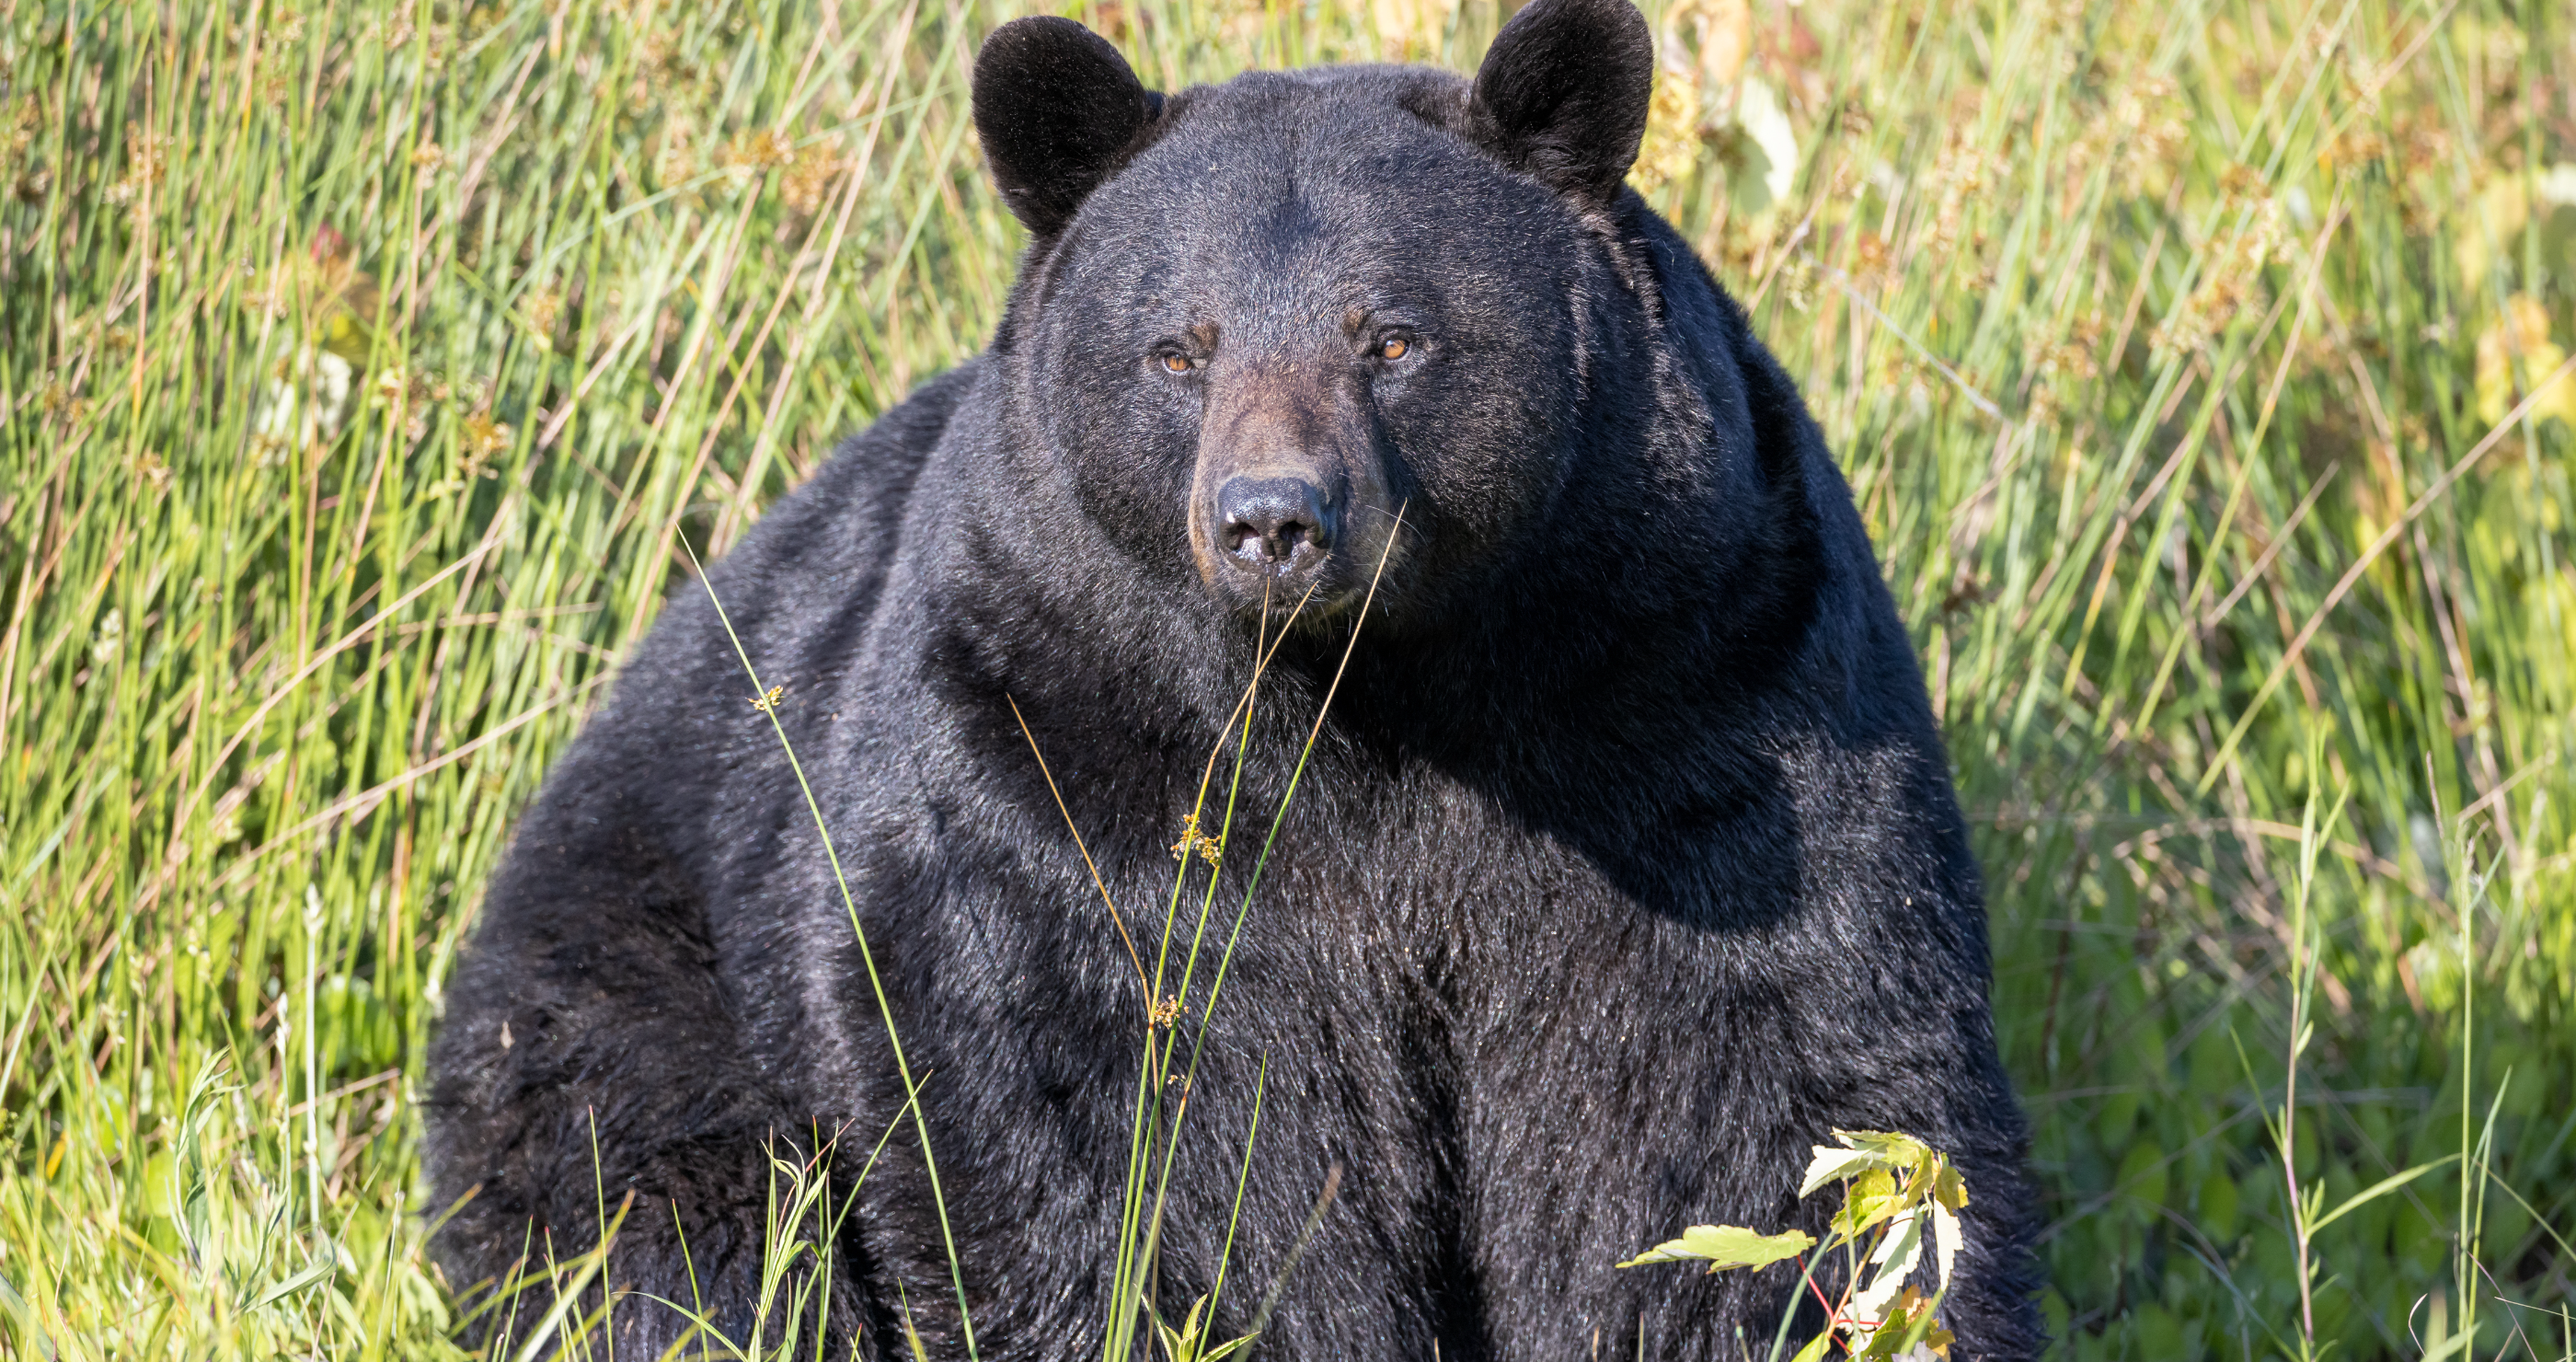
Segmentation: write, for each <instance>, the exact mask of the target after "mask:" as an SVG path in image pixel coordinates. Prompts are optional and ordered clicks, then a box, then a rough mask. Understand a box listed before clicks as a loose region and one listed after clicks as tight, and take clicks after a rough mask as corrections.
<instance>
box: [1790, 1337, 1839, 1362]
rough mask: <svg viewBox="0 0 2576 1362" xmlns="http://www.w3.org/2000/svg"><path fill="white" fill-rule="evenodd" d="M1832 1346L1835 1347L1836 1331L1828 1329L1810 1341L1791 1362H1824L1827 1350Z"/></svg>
mask: <svg viewBox="0 0 2576 1362" xmlns="http://www.w3.org/2000/svg"><path fill="white" fill-rule="evenodd" d="M1832 1346H1834V1331H1833V1330H1831V1329H1827V1330H1826V1331H1824V1332H1823V1333H1821V1334H1818V1335H1816V1336H1815V1337H1814V1338H1811V1339H1808V1340H1807V1346H1805V1347H1803V1348H1800V1349H1799V1350H1798V1355H1797V1356H1796V1357H1793V1358H1790V1359H1789V1362H1824V1357H1825V1350H1826V1349H1828V1348H1831V1347H1832Z"/></svg>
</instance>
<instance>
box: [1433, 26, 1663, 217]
mask: <svg viewBox="0 0 2576 1362" xmlns="http://www.w3.org/2000/svg"><path fill="white" fill-rule="evenodd" d="M1654 79H1655V38H1654V34H1653V33H1651V32H1649V31H1648V30H1647V28H1646V16H1644V15H1642V14H1639V13H1638V12H1637V7H1636V6H1635V5H1632V4H1630V3H1628V0H1537V3H1535V4H1532V5H1530V6H1529V7H1528V8H1527V9H1524V10H1522V11H1521V12H1520V13H1518V14H1515V15H1513V16H1512V21H1511V22H1510V23H1508V24H1505V25H1503V31H1502V32H1500V33H1498V34H1495V35H1494V45H1493V46H1492V47H1491V48H1489V49H1487V50H1486V52H1485V64H1484V65H1483V66H1481V67H1478V68H1477V69H1476V86H1475V94H1474V96H1473V97H1472V99H1471V100H1470V101H1469V105H1468V123H1469V128H1470V135H1471V136H1473V137H1474V138H1475V139H1476V140H1477V141H1479V142H1482V143H1484V144H1485V146H1486V148H1487V149H1488V150H1490V151H1492V152H1493V153H1494V154H1495V155H1497V156H1500V157H1501V158H1502V159H1503V163H1504V164H1506V165H1508V166H1511V167H1512V168H1513V169H1515V170H1518V171H1520V172H1522V173H1523V174H1526V175H1531V176H1534V177H1536V178H1537V179H1538V180H1540V181H1541V182H1542V183H1545V184H1547V185H1549V186H1551V187H1553V188H1554V189H1556V190H1557V191H1558V192H1559V193H1563V194H1571V195H1574V196H1576V197H1578V198H1582V199H1586V200H1589V201H1590V202H1592V203H1594V204H1597V205H1604V206H1606V205H1608V204H1609V203H1611V202H1612V201H1614V200H1616V199H1617V198H1618V197H1619V184H1620V182H1621V181H1622V180H1624V179H1626V178H1627V175H1628V167H1629V166H1631V165H1633V164H1635V163H1636V160H1637V144H1638V143H1639V141H1641V140H1642V139H1643V138H1644V137H1645V133H1646V104H1647V101H1648V99H1649V97H1650V96H1651V95H1652V94H1653V93H1654Z"/></svg>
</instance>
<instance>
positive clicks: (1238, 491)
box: [1216, 477, 1332, 568]
mask: <svg viewBox="0 0 2576 1362" xmlns="http://www.w3.org/2000/svg"><path fill="white" fill-rule="evenodd" d="M1216 510H1217V522H1218V524H1219V525H1221V526H1222V527H1223V528H1222V529H1220V530H1219V531H1218V534H1217V541H1218V547H1219V548H1220V549H1222V550H1223V551H1224V552H1225V553H1226V554H1227V555H1228V556H1230V557H1232V558H1234V559H1236V560H1237V561H1240V562H1243V563H1245V564H1246V565H1247V566H1251V567H1256V568H1267V567H1277V566H1291V565H1296V564H1298V563H1299V562H1300V560H1301V559H1303V560H1306V561H1313V560H1316V559H1320V558H1321V557H1322V556H1323V555H1324V554H1325V553H1327V552H1329V551H1330V550H1331V548H1332V529H1331V526H1332V517H1331V513H1330V510H1329V509H1328V508H1327V507H1326V505H1325V502H1324V494H1323V492H1322V490H1321V489H1320V488H1318V487H1316V486H1315V485H1314V484H1313V483H1311V482H1308V481H1306V480H1305V479H1303V478H1254V477H1241V478H1228V479H1227V480H1226V482H1225V485H1224V486H1223V487H1221V488H1219V489H1218V491H1217V506H1216Z"/></svg>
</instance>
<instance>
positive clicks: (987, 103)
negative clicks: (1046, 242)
mask: <svg viewBox="0 0 2576 1362" xmlns="http://www.w3.org/2000/svg"><path fill="white" fill-rule="evenodd" d="M1162 102H1163V101H1162V97H1161V96H1160V95H1156V94H1154V93H1152V92H1151V91H1148V90H1147V89H1146V88H1145V87H1144V86H1143V85H1142V84H1140V83H1138V81H1137V79H1136V73H1135V72H1134V71H1132V70H1130V69H1129V68H1128V66H1127V59H1126V58H1124V57H1122V56H1119V55H1118V49H1117V48H1114V47H1111V46H1110V45H1109V42H1108V40H1107V39H1104V38H1102V37H1101V36H1100V35H1099V34H1097V33H1094V32H1092V31H1091V30H1090V29H1087V28H1084V27H1083V26H1082V25H1080V24H1078V23H1075V22H1074V21H1073V20H1071V19H1059V18H1055V17H1052V16H1041V17H1038V18H1032V19H1014V20H1012V21H1011V22H1009V23H1007V24H1004V25H1002V26H1001V27H1000V28H997V29H994V30H993V36H991V37H989V38H986V39H985V40H984V48H983V50H982V51H980V52H978V53H976V54H975V135H976V137H977V138H978V139H980V140H981V141H982V142H983V144H984V159H985V160H986V161H988V162H990V163H991V164H992V167H993V182H994V183H995V184H996V185H999V186H1000V187H1001V190H1002V199H1003V201H1004V202H1006V203H1008V204H1009V205H1010V206H1011V212H1012V213H1014V214H1016V215H1017V216H1018V217H1019V219H1020V221H1022V222H1024V223H1027V224H1028V228H1029V230H1030V231H1031V232H1034V233H1036V234H1037V235H1038V236H1040V237H1046V236H1052V235H1054V234H1055V232H1056V231H1057V230H1058V229H1060V228H1062V227H1063V226H1064V224H1065V223H1067V222H1070V221H1072V219H1073V211H1074V210H1075V209H1077V208H1080V207H1081V206H1082V201H1083V199H1085V198H1087V197H1089V195H1090V193H1091V191H1092V190H1094V189H1096V188H1098V187H1099V186H1100V182H1101V181H1102V180H1105V179H1107V178H1109V172H1110V171H1112V170H1115V169H1117V168H1118V162H1119V160H1120V158H1121V157H1122V155H1123V154H1124V153H1125V152H1126V151H1127V149H1128V145H1129V144H1130V143H1132V142H1134V141H1135V140H1136V134H1137V133H1139V132H1141V131H1143V130H1144V127H1145V125H1146V124H1147V123H1148V122H1150V121H1152V120H1153V118H1154V116H1155V114H1156V113H1157V112H1159V111H1160V109H1161V107H1162Z"/></svg>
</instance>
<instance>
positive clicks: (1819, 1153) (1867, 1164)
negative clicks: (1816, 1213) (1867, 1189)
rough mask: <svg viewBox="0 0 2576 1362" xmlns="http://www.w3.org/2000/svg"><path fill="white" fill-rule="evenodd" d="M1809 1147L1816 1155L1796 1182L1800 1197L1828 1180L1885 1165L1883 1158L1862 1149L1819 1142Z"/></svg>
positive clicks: (1855, 1175)
mask: <svg viewBox="0 0 2576 1362" xmlns="http://www.w3.org/2000/svg"><path fill="white" fill-rule="evenodd" d="M1811 1148H1813V1149H1814V1151H1815V1155H1816V1156H1815V1157H1814V1158H1813V1159H1811V1160H1809V1161H1808V1163H1807V1176H1806V1178H1805V1179H1804V1180H1803V1181H1801V1182H1800V1183H1799V1184H1798V1195H1799V1196H1800V1197H1802V1198H1803V1197H1806V1196H1808V1195H1810V1194H1812V1193H1813V1192H1814V1191H1815V1190H1816V1189H1817V1188H1819V1187H1822V1186H1824V1185H1825V1184H1826V1183H1828V1182H1839V1181H1841V1180H1842V1179H1844V1178H1850V1177H1858V1176H1860V1175H1861V1174H1863V1173H1866V1172H1868V1171H1869V1170H1870V1169H1873V1168H1885V1167H1886V1166H1887V1163H1886V1161H1885V1160H1883V1159H1881V1158H1879V1157H1878V1156H1877V1155H1875V1154H1871V1153H1868V1152H1867V1151H1864V1150H1859V1149H1835V1148H1833V1147H1831V1146H1829V1145H1821V1144H1820V1145H1814V1146H1811Z"/></svg>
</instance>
